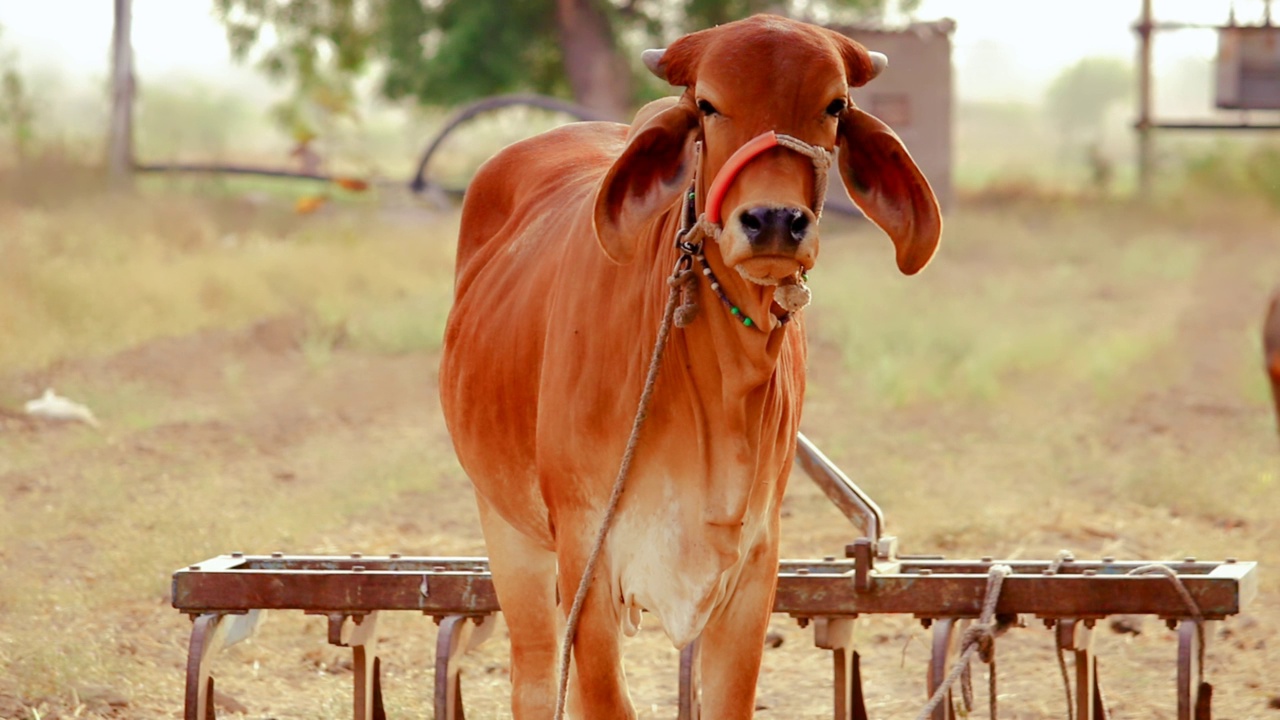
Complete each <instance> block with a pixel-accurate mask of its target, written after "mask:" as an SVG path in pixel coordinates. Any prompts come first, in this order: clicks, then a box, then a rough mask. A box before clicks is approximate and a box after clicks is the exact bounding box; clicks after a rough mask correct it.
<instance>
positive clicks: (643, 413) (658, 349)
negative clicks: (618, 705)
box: [555, 258, 692, 720]
mask: <svg viewBox="0 0 1280 720" xmlns="http://www.w3.org/2000/svg"><path fill="white" fill-rule="evenodd" d="M683 260H684V258H681V261H680V262H678V263H677V264H676V270H675V271H674V272H673V273H672V276H671V278H670V279H669V280H668V281H667V283H668V285H670V286H671V292H670V293H669V294H668V295H667V306H666V309H665V310H664V311H663V313H662V324H661V325H659V326H658V339H657V341H656V342H655V343H654V346H653V356H652V358H651V359H650V360H649V375H648V377H646V378H645V381H644V391H643V392H641V393H640V406H639V408H637V409H636V417H635V420H634V421H633V422H632V424H631V437H630V438H628V439H627V449H626V452H624V453H623V455H622V464H621V466H619V468H618V476H617V478H615V479H614V481H613V491H612V493H611V494H610V495H609V504H608V506H607V507H606V508H605V512H604V519H603V520H601V522H600V530H599V531H598V532H597V533H596V541H595V544H594V545H592V546H591V554H590V555H588V556H587V565H586V568H585V569H584V570H583V571H582V579H581V580H580V581H579V582H578V592H577V594H576V595H575V596H574V598H573V607H572V608H571V609H570V610H569V618H568V620H567V621H566V622H565V630H564V645H562V646H561V648H560V687H559V688H558V689H557V690H556V712H555V720H562V718H564V705H565V698H566V695H567V694H568V688H569V661H570V658H571V656H572V653H573V639H574V636H575V635H576V634H577V632H578V619H579V617H580V616H581V614H582V606H583V604H585V602H586V599H587V592H588V591H589V590H590V589H591V581H592V580H593V578H594V576H595V572H596V563H597V562H598V561H599V559H600V552H601V550H602V549H603V548H604V541H605V537H606V536H607V535H608V534H609V528H610V526H612V525H613V520H614V518H615V517H616V516H617V513H618V503H619V502H620V501H621V500H622V490H623V487H624V486H625V485H626V482H627V475H629V474H630V473H631V461H632V460H634V459H635V453H636V445H637V444H638V441H639V439H640V429H641V428H643V427H644V422H645V420H646V419H648V417H649V403H650V401H652V400H653V388H654V386H655V385H657V382H658V370H659V368H661V367H662V354H663V351H664V350H666V347H667V337H668V336H669V335H670V331H671V321H672V317H673V316H674V315H675V310H676V301H677V300H678V299H679V298H680V296H681V295H682V294H683V293H682V288H683V287H684V286H685V284H687V283H688V282H689V280H690V278H691V277H692V271H691V270H688V269H685V270H683V271H682V270H681V269H680V268H681V266H682V265H683V264H684V263H683Z"/></svg>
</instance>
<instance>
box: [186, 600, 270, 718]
mask: <svg viewBox="0 0 1280 720" xmlns="http://www.w3.org/2000/svg"><path fill="white" fill-rule="evenodd" d="M265 617H266V613H265V612H264V611H259V610H251V611H249V612H247V613H244V614H240V615H228V614H226V613H221V612H210V613H204V614H202V615H200V616H199V617H197V618H195V619H194V623H193V624H192V627H191V642H190V644H189V645H188V646H187V681H186V694H185V699H184V701H183V714H182V717H183V718H184V720H213V718H214V709H213V674H212V666H213V658H214V657H215V656H216V655H217V654H218V653H219V652H221V651H222V649H223V648H227V647H231V646H232V645H235V644H236V643H238V642H240V641H241V640H244V639H245V638H248V637H249V636H250V635H252V634H253V632H254V630H256V629H257V627H258V625H260V624H261V623H262V620H263V619H264V618H265Z"/></svg>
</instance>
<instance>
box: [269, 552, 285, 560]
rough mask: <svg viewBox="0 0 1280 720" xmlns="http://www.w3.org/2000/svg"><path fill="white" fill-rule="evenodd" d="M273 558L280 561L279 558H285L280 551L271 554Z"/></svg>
mask: <svg viewBox="0 0 1280 720" xmlns="http://www.w3.org/2000/svg"><path fill="white" fill-rule="evenodd" d="M271 557H273V558H277V559H279V558H282V557H284V553H282V552H280V551H276V552H273V553H271Z"/></svg>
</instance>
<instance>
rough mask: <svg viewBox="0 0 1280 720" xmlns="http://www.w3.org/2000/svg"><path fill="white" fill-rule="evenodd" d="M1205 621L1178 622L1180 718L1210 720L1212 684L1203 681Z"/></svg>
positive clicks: (1211, 715) (1184, 719)
mask: <svg viewBox="0 0 1280 720" xmlns="http://www.w3.org/2000/svg"><path fill="white" fill-rule="evenodd" d="M1205 635H1206V633H1205V629H1204V623H1203V621H1196V620H1183V621H1181V622H1179V623H1178V720H1211V718H1212V717H1213V714H1212V710H1211V707H1210V705H1211V703H1212V700H1213V686H1212V685H1210V684H1209V683H1207V682H1205V681H1204V667H1203V666H1202V665H1201V663H1202V662H1203V660H1204V651H1205V646H1204V644H1205V639H1206V638H1205Z"/></svg>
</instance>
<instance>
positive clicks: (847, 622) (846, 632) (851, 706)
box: [813, 617, 866, 720]
mask: <svg viewBox="0 0 1280 720" xmlns="http://www.w3.org/2000/svg"><path fill="white" fill-rule="evenodd" d="M813 644H814V645H816V646H817V647H819V648H822V649H824V650H830V651H831V668H832V687H833V689H834V691H835V715H834V717H835V720H855V718H857V717H859V716H862V717H865V716H866V710H865V709H862V710H861V712H859V710H858V707H857V704H855V696H856V697H857V698H858V699H861V696H862V688H860V687H856V686H857V684H858V681H859V680H860V679H861V678H860V677H858V676H857V675H858V673H856V672H855V660H854V658H853V656H854V654H855V653H854V652H853V618H851V617H834V618H817V619H816V620H815V621H814V623H813Z"/></svg>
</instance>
